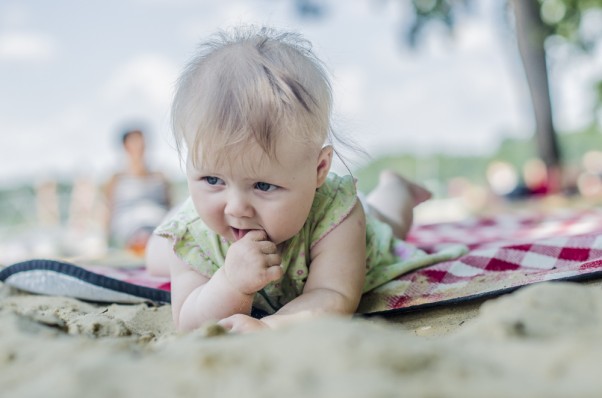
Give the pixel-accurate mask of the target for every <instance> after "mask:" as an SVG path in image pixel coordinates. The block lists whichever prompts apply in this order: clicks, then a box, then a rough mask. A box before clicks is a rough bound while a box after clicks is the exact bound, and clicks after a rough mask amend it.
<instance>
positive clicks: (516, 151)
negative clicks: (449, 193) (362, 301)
mask: <svg viewBox="0 0 602 398" xmlns="http://www.w3.org/2000/svg"><path fill="white" fill-rule="evenodd" d="M558 136H559V144H560V148H561V150H562V152H563V155H564V158H565V160H566V162H565V163H566V165H569V166H574V167H580V165H581V159H582V157H583V155H584V154H585V153H587V152H588V151H590V150H598V151H602V132H601V131H600V129H599V128H598V127H597V126H596V125H593V126H591V127H589V128H587V129H585V130H583V131H580V132H573V133H562V134H559V135H558ZM536 156H537V155H536V148H535V142H534V139H533V138H528V139H515V138H508V139H506V140H504V141H503V142H502V143H501V144H500V146H499V148H498V150H497V151H495V152H494V153H492V154H490V155H486V156H453V155H446V154H433V155H429V156H412V155H409V154H400V155H398V156H385V157H381V158H377V159H375V160H374V161H373V162H371V163H369V164H368V165H366V166H365V167H362V168H360V169H359V170H357V171H356V172H354V174H355V176H356V177H357V178H358V188H359V189H360V191H362V192H369V191H370V190H371V189H372V188H373V187H374V186H375V185H376V182H377V181H378V174H379V172H380V170H382V169H385V168H389V169H392V170H395V171H397V172H399V173H401V174H403V175H405V176H408V177H409V178H412V179H414V180H417V181H420V182H422V183H423V184H426V185H428V186H429V188H431V189H435V191H437V190H439V192H436V193H438V194H440V195H441V196H444V195H445V188H444V186H445V182H446V181H449V180H451V179H452V178H456V177H463V178H466V179H468V180H470V181H472V182H473V183H475V184H479V185H484V184H486V175H485V173H486V170H487V166H488V165H489V164H490V163H491V162H492V161H494V160H498V161H504V162H508V163H510V164H512V165H513V166H514V167H515V168H516V169H517V170H520V169H521V168H522V167H523V165H524V164H525V163H526V162H527V160H529V159H532V158H534V157H536Z"/></svg>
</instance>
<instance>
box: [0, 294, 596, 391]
mask: <svg viewBox="0 0 602 398" xmlns="http://www.w3.org/2000/svg"><path fill="white" fill-rule="evenodd" d="M169 311H170V308H169V306H163V307H152V306H147V305H110V306H99V305H94V304H90V303H84V302H81V301H78V300H74V299H69V298H62V297H45V296H36V295H28V294H22V293H19V292H16V291H15V290H14V289H11V288H9V287H7V286H1V287H0V391H1V393H0V395H1V396H3V397H61V398H65V397H111V398H118V397H138V396H139V397H304V396H311V397H397V396H411V397H509V396H513V397H515V396H516V397H521V396H522V397H546V398H547V397H569V396H570V397H590V396H591V397H594V396H600V393H601V392H602V377H600V375H599V373H600V372H599V369H600V361H601V359H602V288H601V287H600V286H599V285H580V284H573V283H549V284H540V285H534V286H530V287H526V288H523V289H521V290H519V291H517V292H515V293H513V294H510V295H507V296H503V297H500V298H498V299H493V300H490V301H487V302H485V303H483V304H482V305H480V308H477V306H475V305H473V306H472V307H470V306H468V307H466V306H464V307H455V308H447V309H440V310H437V311H439V313H430V314H422V318H421V317H420V314H413V315H407V316H404V317H396V318H394V321H392V320H382V319H378V320H377V319H368V320H366V319H353V320H348V319H339V318H324V319H316V320H311V321H306V322H303V323H300V324H296V325H291V326H288V327H286V328H283V329H280V330H275V331H261V332H256V333H252V334H247V335H231V334H230V335H224V334H221V333H220V330H219V329H217V328H215V327H206V328H203V329H200V330H197V331H194V332H191V333H176V332H175V331H174V330H173V328H172V325H171V320H170V312H169Z"/></svg>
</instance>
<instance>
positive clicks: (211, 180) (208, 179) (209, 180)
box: [201, 176, 224, 185]
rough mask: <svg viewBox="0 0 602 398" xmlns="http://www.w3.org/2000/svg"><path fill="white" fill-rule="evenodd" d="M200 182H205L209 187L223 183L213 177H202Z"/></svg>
mask: <svg viewBox="0 0 602 398" xmlns="http://www.w3.org/2000/svg"><path fill="white" fill-rule="evenodd" d="M201 180H203V181H205V182H206V183H207V184H209V185H222V184H223V183H224V181H222V179H221V178H217V177H213V176H207V177H203V178H201Z"/></svg>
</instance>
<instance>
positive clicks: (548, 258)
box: [0, 209, 602, 315]
mask: <svg viewBox="0 0 602 398" xmlns="http://www.w3.org/2000/svg"><path fill="white" fill-rule="evenodd" d="M408 241H409V242H411V243H413V244H414V245H416V246H418V247H420V248H421V249H423V250H425V251H427V252H434V251H438V250H441V249H443V248H445V247H446V246H448V245H452V244H458V243H461V244H465V245H466V246H468V248H469V249H470V251H469V252H468V254H466V255H464V256H462V257H460V258H458V259H456V260H453V261H446V262H442V263H438V264H436V265H432V266H429V267H426V268H423V269H419V270H417V271H413V272H410V273H408V274H405V275H402V276H400V277H399V278H397V279H395V280H393V281H391V282H389V283H387V284H385V285H382V286H380V287H379V288H377V289H375V290H373V291H371V292H369V293H367V294H365V295H364V297H363V298H362V301H361V303H360V307H359V309H358V312H359V313H362V314H370V315H376V314H378V315H390V314H396V313H401V312H407V311H416V310H419V309H423V308H429V307H434V306H443V305H450V304H453V303H460V302H468V301H471V300H475V299H481V298H485V297H493V296H496V295H500V294H503V293H507V292H510V291H512V290H515V289H517V288H519V287H521V286H525V285H528V284H532V283H536V282H542V281H551V280H583V279H587V278H597V277H600V276H602V210H600V209H587V210H574V209H572V210H571V209H560V210H557V211H555V212H553V213H545V214H544V213H534V212H529V213H515V214H510V213H505V214H500V215H498V216H495V217H475V218H471V219H467V220H463V221H459V222H451V223H438V224H427V225H416V226H415V227H414V228H413V229H412V230H411V231H410V235H409V237H408ZM0 280H1V281H4V282H5V283H8V284H10V285H12V286H15V287H18V288H20V289H23V290H26V291H30V292H34V293H41V294H50V295H67V296H71V297H76V298H81V299H84V300H90V301H101V302H126V303H127V302H143V301H151V302H155V303H167V302H169V290H170V283H169V279H168V278H162V277H153V276H150V275H148V274H147V273H146V271H145V270H144V267H134V268H132V267H126V268H120V267H113V266H102V265H96V266H78V265H75V264H70V263H66V262H60V261H55V260H43V259H34V260H30V261H26V262H23V263H19V264H15V265H12V266H9V267H7V268H5V269H3V270H2V271H0Z"/></svg>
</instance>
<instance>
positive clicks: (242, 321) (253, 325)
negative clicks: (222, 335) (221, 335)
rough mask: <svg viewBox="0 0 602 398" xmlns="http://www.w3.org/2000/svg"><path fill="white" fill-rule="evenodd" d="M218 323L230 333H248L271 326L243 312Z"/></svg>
mask: <svg viewBox="0 0 602 398" xmlns="http://www.w3.org/2000/svg"><path fill="white" fill-rule="evenodd" d="M217 324H218V325H219V326H221V327H223V328H224V329H225V330H227V331H228V332H230V333H248V332H255V331H258V330H261V329H268V328H269V326H268V325H266V324H265V323H263V322H262V321H260V320H259V319H255V318H251V317H250V316H248V315H243V314H234V315H232V316H229V317H228V318H224V319H222V320H221V321H219V322H218V323H217Z"/></svg>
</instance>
